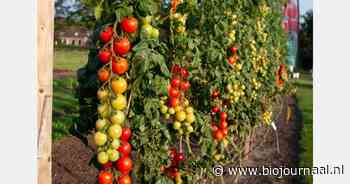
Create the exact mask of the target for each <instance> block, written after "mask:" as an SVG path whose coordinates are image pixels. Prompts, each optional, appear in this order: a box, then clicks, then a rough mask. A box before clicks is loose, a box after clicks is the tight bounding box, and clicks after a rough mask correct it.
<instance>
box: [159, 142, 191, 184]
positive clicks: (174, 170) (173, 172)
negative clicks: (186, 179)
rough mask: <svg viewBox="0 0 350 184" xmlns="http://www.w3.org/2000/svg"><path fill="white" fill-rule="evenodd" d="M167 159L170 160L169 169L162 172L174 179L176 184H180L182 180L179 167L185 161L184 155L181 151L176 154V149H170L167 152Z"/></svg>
mask: <svg viewBox="0 0 350 184" xmlns="http://www.w3.org/2000/svg"><path fill="white" fill-rule="evenodd" d="M169 158H170V160H171V164H170V166H169V167H167V168H163V169H162V172H164V173H166V174H167V175H168V176H169V177H171V178H173V179H175V182H176V184H181V183H182V179H181V173H180V168H179V166H180V164H181V163H182V162H183V161H185V160H186V157H185V154H184V153H183V152H182V151H181V150H180V151H179V152H177V150H176V148H171V149H170V150H169Z"/></svg>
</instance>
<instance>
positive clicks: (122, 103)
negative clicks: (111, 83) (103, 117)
mask: <svg viewBox="0 0 350 184" xmlns="http://www.w3.org/2000/svg"><path fill="white" fill-rule="evenodd" d="M126 105H127V99H126V97H125V96H124V95H121V94H119V95H117V97H116V98H115V99H113V100H112V106H113V108H115V109H117V110H123V109H125V108H126Z"/></svg>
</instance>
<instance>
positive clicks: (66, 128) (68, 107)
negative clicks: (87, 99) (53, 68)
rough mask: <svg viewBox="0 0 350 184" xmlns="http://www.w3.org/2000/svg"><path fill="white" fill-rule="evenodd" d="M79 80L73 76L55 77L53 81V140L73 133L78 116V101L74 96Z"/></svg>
mask: <svg viewBox="0 0 350 184" xmlns="http://www.w3.org/2000/svg"><path fill="white" fill-rule="evenodd" d="M76 85H77V82H76V80H75V79H73V78H66V79H55V80H54V81H53V89H54V94H53V106H54V109H53V118H52V119H53V127H52V128H53V131H52V132H53V135H52V138H53V140H58V139H60V138H62V137H64V136H67V135H71V130H72V128H73V125H74V124H75V123H76V122H77V118H78V115H79V114H78V113H79V109H78V107H79V106H78V104H79V103H78V101H77V100H76V98H75V97H74V88H75V86H76Z"/></svg>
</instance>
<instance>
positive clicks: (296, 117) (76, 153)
mask: <svg viewBox="0 0 350 184" xmlns="http://www.w3.org/2000/svg"><path fill="white" fill-rule="evenodd" d="M287 104H290V105H291V107H292V109H293V112H294V114H293V116H292V119H291V121H289V122H287V121H286V116H287ZM300 120H301V119H300V114H299V111H298V109H297V107H296V105H295V100H294V98H292V97H288V98H286V99H285V101H284V106H283V110H282V114H281V116H280V117H279V119H278V120H277V122H276V125H277V128H278V134H279V145H280V151H281V152H280V153H278V152H277V147H276V139H275V138H276V137H275V133H274V131H272V129H271V128H270V127H269V128H266V127H259V128H257V129H256V130H255V136H254V138H253V141H252V145H251V148H252V150H251V152H250V153H249V154H248V157H247V159H246V160H245V161H244V162H243V166H247V167H262V166H263V165H264V166H266V167H270V166H271V167H277V168H278V167H281V166H283V167H297V166H298V155H299V147H298V141H299V134H300V130H301V121H300ZM94 152H95V148H94V146H93V143H92V140H91V136H89V138H88V142H87V143H86V144H84V143H83V141H82V140H80V139H79V138H77V137H73V136H69V137H66V138H63V139H61V140H59V141H56V142H55V143H54V145H53V153H52V155H53V183H54V184H81V183H84V184H95V183H96V179H97V175H98V170H97V169H96V168H95V166H94V165H93V163H92V162H91V160H92V158H93V156H94ZM298 179H299V178H298V177H283V178H280V179H278V178H277V177H274V176H241V177H239V178H238V183H239V184H261V183H264V184H277V183H278V184H293V183H298ZM236 180H237V178H236V177H234V176H228V174H226V175H225V177H224V181H225V183H227V184H228V183H230V184H232V183H235V181H236ZM215 183H221V180H220V177H218V178H217V180H216V182H215Z"/></svg>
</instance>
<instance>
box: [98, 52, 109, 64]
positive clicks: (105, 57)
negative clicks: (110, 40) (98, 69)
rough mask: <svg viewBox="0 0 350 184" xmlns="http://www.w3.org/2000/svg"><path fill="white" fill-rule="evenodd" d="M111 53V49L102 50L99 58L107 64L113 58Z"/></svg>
mask: <svg viewBox="0 0 350 184" xmlns="http://www.w3.org/2000/svg"><path fill="white" fill-rule="evenodd" d="M111 55H112V53H111V52H110V51H109V50H101V51H100V52H99V53H98V59H99V60H100V62H101V63H103V64H106V63H108V62H109V60H110V59H111Z"/></svg>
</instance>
